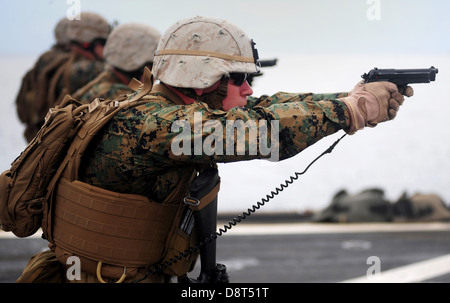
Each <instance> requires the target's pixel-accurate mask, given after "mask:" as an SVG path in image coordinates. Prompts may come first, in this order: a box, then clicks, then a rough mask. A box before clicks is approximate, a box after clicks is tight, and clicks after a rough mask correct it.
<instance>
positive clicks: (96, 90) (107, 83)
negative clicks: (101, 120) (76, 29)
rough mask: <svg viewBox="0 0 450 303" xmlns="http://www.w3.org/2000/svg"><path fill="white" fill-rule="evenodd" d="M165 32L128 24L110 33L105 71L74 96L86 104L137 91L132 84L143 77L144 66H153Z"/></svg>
mask: <svg viewBox="0 0 450 303" xmlns="http://www.w3.org/2000/svg"><path fill="white" fill-rule="evenodd" d="M160 38H161V34H160V33H159V31H158V30H156V29H154V28H152V27H151V26H148V25H145V24H138V23H127V24H121V25H119V26H117V27H116V28H115V29H114V30H113V31H112V32H111V34H110V35H109V37H108V39H107V41H106V44H105V48H104V52H103V54H104V57H105V63H106V64H105V70H104V71H103V72H102V73H101V74H99V75H98V76H97V77H96V78H95V79H93V80H92V81H90V82H89V83H88V84H86V85H85V86H84V87H82V88H80V89H79V90H78V91H77V92H76V93H75V94H73V95H72V97H74V98H75V99H78V100H79V101H81V102H83V103H88V102H90V101H92V100H94V99H95V98H103V99H113V98H115V97H117V96H119V95H122V94H127V93H132V92H134V91H133V90H132V89H131V88H130V87H129V86H128V84H129V83H130V81H131V80H132V79H133V78H135V79H137V80H142V79H141V78H142V74H143V72H144V68H145V67H148V68H149V69H151V68H152V65H153V53H154V51H155V50H156V46H157V45H158V42H159V39H160Z"/></svg>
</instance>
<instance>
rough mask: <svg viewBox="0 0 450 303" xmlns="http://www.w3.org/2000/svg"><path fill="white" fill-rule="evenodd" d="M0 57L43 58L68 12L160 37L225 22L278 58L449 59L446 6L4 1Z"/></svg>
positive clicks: (383, 0) (449, 6)
mask: <svg viewBox="0 0 450 303" xmlns="http://www.w3.org/2000/svg"><path fill="white" fill-rule="evenodd" d="M0 3H1V8H0V22H1V26H0V34H1V37H2V39H1V41H2V42H1V44H0V54H39V53H41V52H43V51H44V50H46V49H47V48H48V47H49V46H50V45H51V44H52V43H53V42H54V36H53V28H54V26H55V24H56V23H57V21H58V20H59V19H60V18H63V17H64V16H66V15H67V12H68V11H71V10H72V11H73V9H74V8H76V7H80V8H81V11H95V12H97V13H100V14H101V15H103V16H104V17H105V18H106V19H107V20H108V21H110V22H113V21H114V20H117V21H118V22H119V23H126V22H142V23H146V24H148V25H151V26H153V27H155V28H157V29H158V30H160V31H161V32H164V31H165V30H166V28H168V27H169V26H170V25H172V24H173V23H175V22H176V21H177V20H179V19H182V18H188V17H192V16H195V15H203V16H210V17H219V18H223V19H227V20H229V21H231V22H232V23H234V24H236V25H238V26H239V27H241V28H242V29H244V31H245V32H247V34H248V35H249V36H250V37H251V38H253V39H254V40H255V42H256V43H257V48H258V49H259V52H260V55H261V57H265V56H268V55H269V54H270V55H272V54H276V53H286V52H287V53H318V52H320V53H349V52H350V53H370V52H385V53H391V52H402V53H440V54H450V18H449V17H448V14H449V12H450V1H448V0H276V1H275V0H226V1H223V0H189V1H186V0H164V1H160V0H158V1H155V0H130V1H123V0H122V1H119V0H14V1H13V0H0Z"/></svg>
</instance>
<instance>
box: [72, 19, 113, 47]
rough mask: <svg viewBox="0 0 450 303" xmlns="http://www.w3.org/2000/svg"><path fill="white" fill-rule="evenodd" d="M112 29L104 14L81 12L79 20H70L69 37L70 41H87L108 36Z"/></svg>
mask: <svg viewBox="0 0 450 303" xmlns="http://www.w3.org/2000/svg"><path fill="white" fill-rule="evenodd" d="M110 31H111V25H110V24H109V23H108V21H106V19H105V18H103V17H102V16H100V15H98V14H96V13H91V12H81V13H80V19H79V20H77V19H74V20H72V21H71V22H70V26H69V28H68V29H67V38H68V39H69V40H70V41H77V42H79V43H87V42H92V41H93V40H94V39H95V38H103V39H106V38H108V35H109V33H110Z"/></svg>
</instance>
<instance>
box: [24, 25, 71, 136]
mask: <svg viewBox="0 0 450 303" xmlns="http://www.w3.org/2000/svg"><path fill="white" fill-rule="evenodd" d="M69 23H70V21H69V20H68V19H66V18H63V19H61V20H60V21H59V22H58V23H57V24H56V26H55V31H54V33H55V39H56V42H55V44H54V45H53V46H52V47H51V48H50V50H48V51H47V52H45V53H44V54H42V55H41V56H40V57H39V58H38V60H37V61H36V63H35V65H34V66H33V68H31V69H30V70H29V71H28V72H27V73H26V74H25V75H24V76H23V78H22V84H21V87H20V90H19V93H18V94H17V97H16V107H17V114H18V116H19V119H20V121H22V122H23V123H24V124H26V128H25V133H24V136H25V138H26V139H27V141H31V139H33V137H34V136H35V134H36V133H37V132H38V130H39V128H40V127H41V125H42V122H43V117H44V116H45V114H46V112H47V110H48V107H47V98H46V93H47V89H48V85H49V80H50V78H51V77H52V75H53V74H54V72H55V71H56V70H57V69H58V67H60V66H61V65H63V64H64V63H65V62H67V60H68V59H69V58H70V53H69V50H70V46H69V40H68V39H67V29H68V27H69Z"/></svg>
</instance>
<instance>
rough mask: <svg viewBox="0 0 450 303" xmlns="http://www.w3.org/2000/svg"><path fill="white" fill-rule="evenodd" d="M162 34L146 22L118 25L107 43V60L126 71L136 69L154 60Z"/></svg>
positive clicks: (105, 53) (105, 51)
mask: <svg viewBox="0 0 450 303" xmlns="http://www.w3.org/2000/svg"><path fill="white" fill-rule="evenodd" d="M160 38H161V34H160V33H159V31H158V30H156V29H154V28H152V27H150V26H148V25H144V24H139V23H126V24H121V25H119V26H117V27H116V28H115V29H114V30H113V31H112V32H111V34H110V35H109V37H108V40H107V41H106V44H105V50H104V55H105V60H106V62H108V63H109V64H111V65H112V66H114V67H118V68H120V69H122V70H124V71H128V72H130V71H134V70H136V69H138V68H139V67H141V66H142V65H144V64H145V63H147V62H153V53H154V52H155V50H156V46H157V45H158V42H159V39H160Z"/></svg>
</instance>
